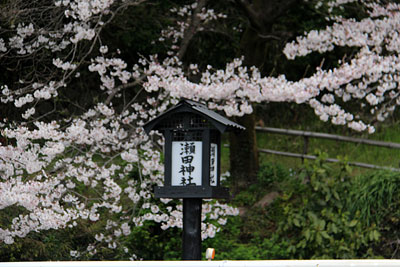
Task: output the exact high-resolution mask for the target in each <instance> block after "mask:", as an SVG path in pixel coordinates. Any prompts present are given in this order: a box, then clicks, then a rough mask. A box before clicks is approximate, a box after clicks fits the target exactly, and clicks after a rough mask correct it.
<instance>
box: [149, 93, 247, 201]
mask: <svg viewBox="0 0 400 267" xmlns="http://www.w3.org/2000/svg"><path fill="white" fill-rule="evenodd" d="M244 129H245V128H244V127H242V126H240V125H239V124H237V123H234V122H232V121H230V120H228V119H226V118H225V117H223V116H221V115H219V114H218V113H216V112H214V111H211V110H209V109H208V108H207V107H206V106H204V105H203V104H200V103H198V102H194V101H191V100H187V99H183V100H181V101H180V102H179V103H178V104H177V105H176V106H174V107H173V108H171V109H169V110H167V111H166V112H165V113H163V114H161V115H159V116H158V117H156V118H155V119H153V120H151V121H149V122H147V123H146V124H145V125H144V130H145V131H146V133H149V132H150V131H151V130H158V131H160V132H162V133H163V135H164V138H165V147H164V153H165V181H164V186H163V187H156V188H155V196H156V197H157V198H227V197H228V196H229V191H228V188H225V187H221V186H220V156H221V133H224V132H225V131H228V130H244Z"/></svg>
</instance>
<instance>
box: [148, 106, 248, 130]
mask: <svg viewBox="0 0 400 267" xmlns="http://www.w3.org/2000/svg"><path fill="white" fill-rule="evenodd" d="M178 113H193V114H197V115H200V116H202V117H204V118H206V119H208V120H209V122H210V123H211V124H212V125H213V126H214V127H215V128H217V129H218V130H219V131H220V132H221V133H224V132H225V131H229V130H245V129H246V128H245V127H243V126H241V125H239V124H237V123H235V122H233V121H231V120H228V119H227V118H225V117H223V116H221V115H220V114H218V113H217V112H215V111H212V110H209V109H208V108H207V107H206V106H205V105H203V104H201V103H199V102H196V101H192V100H189V99H181V100H180V101H179V103H178V104H176V105H175V106H174V107H172V108H170V109H169V110H167V111H165V112H164V113H162V114H161V115H159V116H157V117H156V118H154V119H152V120H151V121H149V122H147V123H146V124H145V125H144V126H143V128H144V130H145V131H146V133H149V132H150V131H151V130H158V129H159V128H160V127H159V126H160V125H161V123H162V122H163V121H165V120H168V119H170V118H171V117H172V115H175V114H178Z"/></svg>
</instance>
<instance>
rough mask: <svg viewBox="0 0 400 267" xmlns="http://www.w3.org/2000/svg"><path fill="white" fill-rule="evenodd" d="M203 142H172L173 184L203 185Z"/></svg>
mask: <svg viewBox="0 0 400 267" xmlns="http://www.w3.org/2000/svg"><path fill="white" fill-rule="evenodd" d="M201 160H202V142H199V141H180V142H172V173H171V176H172V177H171V185H172V186H185V185H198V186H199V185H201V168H202V166H201V165H202V164H201Z"/></svg>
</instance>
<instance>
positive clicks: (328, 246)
mask: <svg viewBox="0 0 400 267" xmlns="http://www.w3.org/2000/svg"><path fill="white" fill-rule="evenodd" d="M324 157H326V155H320V157H319V158H318V159H317V160H316V161H315V162H313V163H308V162H306V164H305V168H304V169H303V170H302V171H301V172H300V173H299V174H298V176H297V177H294V178H293V179H297V185H296V186H295V187H291V188H288V189H287V190H286V191H285V192H284V193H283V195H282V196H281V198H280V199H279V200H278V201H277V203H276V205H275V206H274V209H273V213H272V214H271V217H270V218H271V219H272V220H275V222H276V225H277V229H276V231H275V232H274V234H273V237H274V238H275V239H277V240H282V241H284V242H285V243H287V244H289V246H288V247H287V250H288V253H289V255H290V258H297V259H298V258H303V259H306V258H334V259H336V258H359V257H369V256H373V252H372V250H371V249H369V245H370V244H373V243H374V242H376V241H378V240H379V237H380V234H379V232H378V229H377V227H376V226H375V225H371V226H368V225H366V223H365V222H364V221H363V220H362V219H361V216H360V213H359V212H357V211H356V212H355V213H351V212H350V209H349V207H348V204H350V200H349V198H350V195H349V192H350V191H351V189H352V187H353V182H352V180H351V179H350V176H349V173H348V171H349V169H348V168H346V166H342V171H339V172H335V171H334V169H332V168H330V167H329V165H327V164H326V163H324V161H323V158H324Z"/></svg>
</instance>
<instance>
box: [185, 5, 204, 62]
mask: <svg viewBox="0 0 400 267" xmlns="http://www.w3.org/2000/svg"><path fill="white" fill-rule="evenodd" d="M207 1H208V0H200V1H199V2H198V4H197V7H196V9H195V10H194V11H193V14H192V18H191V20H190V26H189V28H188V29H187V30H186V31H185V34H184V37H183V39H182V42H181V45H180V49H179V51H178V58H179V60H182V58H183V56H184V55H185V54H186V51H187V48H188V46H189V43H190V41H191V40H192V38H193V36H194V35H195V34H196V32H197V28H198V26H199V24H200V22H201V21H200V18H199V16H198V14H199V13H200V12H201V10H202V9H203V8H204V7H205V6H206V4H207Z"/></svg>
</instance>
